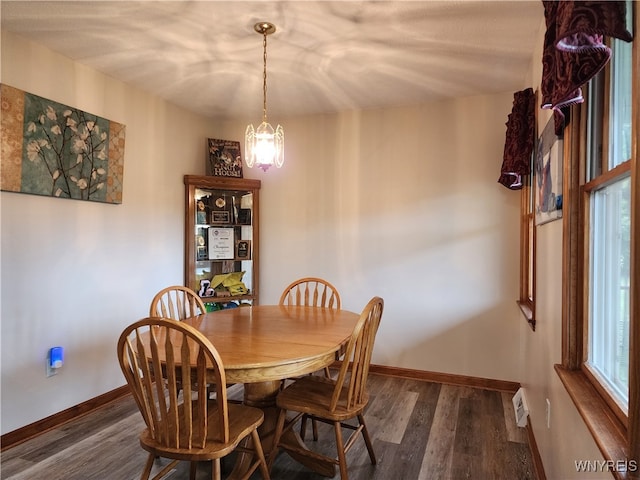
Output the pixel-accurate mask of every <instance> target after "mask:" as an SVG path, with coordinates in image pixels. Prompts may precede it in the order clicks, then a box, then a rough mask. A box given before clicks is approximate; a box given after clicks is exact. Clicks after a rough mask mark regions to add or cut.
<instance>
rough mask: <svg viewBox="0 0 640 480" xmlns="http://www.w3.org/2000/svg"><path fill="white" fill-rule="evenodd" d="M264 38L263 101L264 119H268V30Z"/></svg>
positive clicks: (264, 120)
mask: <svg viewBox="0 0 640 480" xmlns="http://www.w3.org/2000/svg"><path fill="white" fill-rule="evenodd" d="M263 37H264V40H263V41H262V47H263V50H264V53H263V56H262V59H263V62H264V71H263V74H262V94H263V103H262V121H263V122H266V121H267V32H266V30H265V31H264V33H263Z"/></svg>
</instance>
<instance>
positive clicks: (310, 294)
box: [278, 277, 341, 440]
mask: <svg viewBox="0 0 640 480" xmlns="http://www.w3.org/2000/svg"><path fill="white" fill-rule="evenodd" d="M278 303H279V305H304V306H308V307H309V306H310V307H326V308H335V309H336V310H340V307H341V300H340V294H339V293H338V290H337V289H336V287H334V286H333V285H332V284H331V283H329V282H327V281H326V280H324V279H322V278H318V277H304V278H300V279H298V280H295V281H294V282H291V283H290V284H289V285H288V286H287V288H285V289H284V291H283V292H282V295H280V301H279V302H278ZM336 360H338V358H337V356H336ZM323 371H324V374H325V376H326V377H327V378H330V377H331V371H330V370H329V367H324V370H323ZM287 380H292V379H287ZM285 384H286V380H285V381H283V383H282V386H283V387H284V385H285ZM305 425H306V421H305V422H302V424H301V425H300V428H301V429H304V428H305ZM312 428H313V439H314V440H317V439H318V425H317V423H316V422H315V420H314V421H313V422H312ZM300 433H301V434H302V435H304V432H303V431H301V432H300Z"/></svg>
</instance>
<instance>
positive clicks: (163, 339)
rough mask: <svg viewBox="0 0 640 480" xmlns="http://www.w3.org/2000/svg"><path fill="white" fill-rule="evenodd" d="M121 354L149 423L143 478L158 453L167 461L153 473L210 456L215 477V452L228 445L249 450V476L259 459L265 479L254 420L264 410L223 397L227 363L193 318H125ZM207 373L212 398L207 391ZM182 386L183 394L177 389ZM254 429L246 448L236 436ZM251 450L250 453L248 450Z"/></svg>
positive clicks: (223, 451)
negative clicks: (212, 387) (193, 323)
mask: <svg viewBox="0 0 640 480" xmlns="http://www.w3.org/2000/svg"><path fill="white" fill-rule="evenodd" d="M118 359H119V361H120V367H121V368H122V372H123V373H124V376H125V378H126V380H127V383H128V385H129V387H130V389H131V392H132V394H133V398H134V399H135V401H136V403H137V405H138V408H139V409H140V413H141V414H142V417H143V419H144V422H145V424H146V428H145V429H144V430H143V431H142V433H141V434H140V445H141V446H142V448H143V449H145V450H146V451H147V452H149V456H148V459H147V463H146V465H145V467H144V471H143V473H142V476H141V477H140V478H141V480H147V479H148V478H149V476H150V474H151V469H152V467H153V464H154V459H155V458H156V457H162V458H168V459H171V460H172V461H171V462H170V463H169V464H168V465H167V466H166V467H164V468H162V469H161V471H160V472H158V473H157V474H156V475H155V476H154V477H153V478H154V480H155V479H158V478H161V477H162V476H164V475H166V473H167V472H169V470H171V469H172V468H173V467H174V466H175V465H176V464H177V463H178V462H179V461H189V462H191V471H190V478H191V479H192V480H194V479H195V475H196V465H197V463H196V462H200V461H211V462H212V474H211V478H212V479H214V480H219V479H220V470H221V468H220V459H221V458H222V457H224V456H226V455H228V454H229V453H231V452H232V451H234V450H236V451H241V452H245V453H246V454H248V455H249V454H250V455H252V460H253V461H252V463H251V465H250V468H249V470H248V472H247V474H246V475H245V476H244V477H243V478H244V479H247V478H249V477H250V476H251V474H252V473H253V472H254V471H255V470H256V469H257V468H258V467H259V468H260V471H261V473H262V477H263V478H264V479H269V471H268V469H267V465H266V461H265V457H264V453H263V451H262V444H261V443H260V437H259V435H258V430H257V429H258V427H259V426H260V425H261V424H262V422H263V421H264V413H263V412H262V410H260V409H257V408H253V407H248V406H245V405H238V404H231V403H228V402H227V389H226V382H225V371H224V365H223V363H222V360H221V359H220V356H219V355H218V352H217V351H216V349H215V348H214V346H213V345H212V344H211V342H210V341H209V340H208V339H207V338H206V337H205V336H204V335H203V334H202V333H200V332H199V331H198V330H196V329H195V328H193V327H192V326H190V325H188V324H186V323H184V322H179V321H176V320H171V319H165V318H145V319H142V320H140V321H138V322H135V323H133V324H132V325H129V326H128V327H127V328H125V330H124V331H123V332H122V334H121V335H120V338H119V340H118ZM208 379H212V382H213V384H214V385H215V389H216V397H215V400H211V399H210V398H209V397H208V395H207V390H206V385H207V383H211V382H209V381H208ZM181 385H182V386H184V388H182V395H178V389H179V388H180V386H181ZM249 435H251V440H252V441H251V442H249V445H250V446H251V448H245V447H244V446H240V445H239V443H240V442H241V441H242V440H243V439H245V438H246V437H248V436H249ZM250 458H251V457H250Z"/></svg>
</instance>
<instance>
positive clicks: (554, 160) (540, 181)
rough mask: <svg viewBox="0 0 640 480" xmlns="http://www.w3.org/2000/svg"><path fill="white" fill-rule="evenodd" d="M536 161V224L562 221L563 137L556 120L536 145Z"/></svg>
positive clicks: (534, 184) (534, 182) (545, 128)
mask: <svg viewBox="0 0 640 480" xmlns="http://www.w3.org/2000/svg"><path fill="white" fill-rule="evenodd" d="M535 148H536V151H535V159H534V174H533V176H534V181H533V188H534V196H535V199H534V202H535V214H536V225H542V224H543V223H547V222H551V221H553V220H557V219H558V218H562V165H563V160H564V150H563V141H562V137H559V136H557V135H556V134H555V130H554V121H553V117H552V118H551V119H550V120H549V121H548V122H547V125H546V126H545V127H544V130H543V131H542V134H541V135H540V137H539V138H538V141H537V142H536V146H535Z"/></svg>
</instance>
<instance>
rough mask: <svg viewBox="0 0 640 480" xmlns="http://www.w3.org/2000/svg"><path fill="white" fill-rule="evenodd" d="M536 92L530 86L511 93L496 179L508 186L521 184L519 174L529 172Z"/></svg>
mask: <svg viewBox="0 0 640 480" xmlns="http://www.w3.org/2000/svg"><path fill="white" fill-rule="evenodd" d="M535 104H536V96H535V94H534V93H533V89H532V88H527V89H526V90H522V91H521V92H516V93H514V94H513V107H512V109H511V113H510V114H509V117H508V119H507V133H506V138H505V143H504V157H503V160H502V169H501V170H500V178H499V179H498V182H499V183H501V184H502V185H504V186H505V187H507V188H509V189H511V190H519V189H521V188H522V177H523V176H524V175H528V174H529V173H530V172H531V152H532V151H533V141H534V136H535V121H536V114H535V109H536V105H535Z"/></svg>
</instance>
